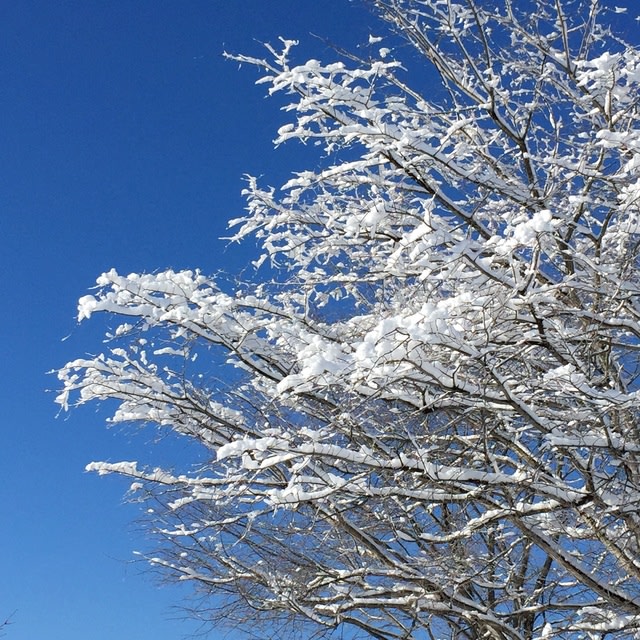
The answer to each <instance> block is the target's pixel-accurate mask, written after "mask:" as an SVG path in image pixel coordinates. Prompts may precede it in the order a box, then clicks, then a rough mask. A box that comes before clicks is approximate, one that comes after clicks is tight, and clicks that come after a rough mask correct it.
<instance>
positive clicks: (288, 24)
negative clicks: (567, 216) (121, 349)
mask: <svg viewBox="0 0 640 640" xmlns="http://www.w3.org/2000/svg"><path fill="white" fill-rule="evenodd" d="M634 1H635V0H625V1H624V2H623V0H620V1H619V2H616V3H615V4H617V5H623V6H624V5H625V4H626V6H629V7H632V6H633V2H634ZM632 11H633V9H632ZM635 13H637V11H635V12H634V13H633V14H632V15H630V16H627V17H626V20H627V21H628V22H626V23H625V22H624V21H623V20H622V19H621V20H620V24H621V25H622V26H624V27H625V28H626V29H628V30H631V31H633V30H634V29H637V28H638V26H637V25H638V23H637V22H634V21H633V19H632V18H633V17H634V16H635ZM371 23H372V19H371V17H370V15H369V14H368V13H367V11H366V10H365V9H363V8H362V6H361V4H360V3H359V2H357V3H351V2H349V1H348V0H326V1H324V2H320V1H319V0H271V1H266V0H243V1H240V0H193V1H190V0H134V1H131V0H109V1H106V0H105V1H100V2H98V1H97V0H55V1H51V0H18V1H17V2H3V3H0V167H1V171H0V270H1V273H2V277H1V278H0V293H1V300H2V305H1V308H0V326H1V327H2V338H1V340H0V350H1V353H0V367H1V372H0V374H1V378H0V379H1V380H2V383H1V384H2V386H1V388H2V391H1V394H2V395H1V398H2V410H1V413H0V416H1V417H0V429H1V431H0V433H1V437H2V441H1V446H0V474H1V482H0V500H1V504H2V507H3V508H2V520H1V522H2V527H1V528H0V567H1V571H2V578H1V579H0V616H5V615H9V614H11V612H13V611H14V610H15V611H16V613H15V614H14V616H13V623H14V624H13V625H12V626H11V627H10V628H9V629H8V630H7V635H6V637H7V638H8V639H9V640H49V639H52V640H57V639H63V638H64V640H80V639H82V640H89V639H90V640H113V639H119V640H120V639H122V640H128V639H129V638H136V640H170V639H171V640H176V639H178V638H181V637H183V636H185V635H186V634H189V633H190V632H193V631H195V630H196V629H197V626H196V625H194V624H193V623H190V622H182V621H179V620H172V619H171V618H172V617H175V616H180V613H179V612H175V611H172V610H171V608H170V607H171V605H172V604H178V603H179V601H180V597H181V595H182V594H183V591H181V590H179V589H177V588H170V587H162V588H158V586H157V584H156V583H155V582H154V581H153V580H152V578H151V577H150V576H149V575H148V574H144V573H143V572H142V569H143V567H142V566H140V565H136V564H132V563H131V562H130V561H131V560H132V558H133V556H132V551H133V550H134V549H136V548H141V547H143V546H144V540H143V538H142V535H141V533H140V532H139V531H137V530H136V529H135V527H133V526H131V522H132V521H133V520H134V518H135V516H136V513H137V511H136V508H135V506H132V505H126V504H123V501H122V494H123V492H124V490H125V489H126V486H127V485H126V483H125V482H123V481H119V480H117V479H111V478H108V479H104V478H96V477H93V476H92V475H89V474H86V473H84V471H83V470H84V467H85V465H86V463H88V462H90V461H92V460H119V459H128V460H131V459H136V458H140V459H141V460H145V459H151V460H153V456H152V455H151V454H150V453H149V450H150V448H151V446H152V445H151V444H150V443H148V442H147V440H146V439H139V438H136V437H135V436H133V435H131V434H128V433H124V434H123V433H122V432H118V431H108V430H106V429H105V428H104V422H103V420H104V416H103V415H101V414H100V413H99V412H96V411H93V410H83V411H79V412H77V413H73V414H71V416H70V417H69V418H68V419H65V418H58V419H56V407H55V406H54V403H53V395H54V394H53V393H46V392H45V390H46V389H47V388H49V389H55V387H56V380H55V377H54V376H47V375H45V372H46V371H48V370H51V369H53V368H55V367H58V366H61V365H62V364H64V363H65V362H66V361H67V360H69V359H73V358H75V357H78V356H80V355H82V354H83V353H84V352H86V351H89V350H97V349H98V348H99V346H100V345H99V335H100V334H99V330H100V323H99V322H98V323H96V326H93V325H92V324H90V325H88V326H87V327H77V326H76V323H75V309H76V300H77V298H78V297H80V296H81V295H84V294H85V293H86V291H87V289H88V288H89V287H90V286H91V285H92V284H93V282H94V281H95V278H96V276H97V275H99V274H100V273H101V272H103V271H105V270H107V269H109V268H111V267H115V268H116V269H118V270H119V271H121V272H127V273H128V272H131V271H153V270H158V269H162V268H165V267H172V268H175V269H180V268H194V267H199V268H201V269H202V270H203V271H206V272H214V271H218V270H220V269H225V270H228V271H231V272H234V271H236V272H237V271H238V270H239V269H241V268H242V266H244V265H245V264H246V263H247V261H248V260H249V259H250V258H251V257H252V254H251V253H250V250H251V248H250V247H244V248H240V249H238V248H226V244H225V243H224V242H220V241H218V240H217V238H218V237H219V236H222V235H224V234H225V231H226V220H227V219H229V218H232V217H237V216H238V215H239V213H240V212H241V210H242V207H243V202H242V200H241V198H240V196H239V193H240V190H241V188H242V180H241V178H242V175H243V173H245V172H246V173H253V174H257V175H264V176H265V177H266V181H267V182H271V183H277V182H278V181H279V179H280V178H282V177H283V176H284V175H286V174H287V173H288V172H289V171H290V170H291V169H299V168H303V167H302V166H301V165H300V157H301V155H300V153H299V152H298V151H297V150H296V149H294V148H292V149H283V150H278V151H277V152H273V151H272V145H271V139H272V138H273V137H274V135H275V131H276V129H277V127H278V126H280V124H282V123H283V122H284V118H285V116H284V115H283V114H282V113H280V112H279V110H278V106H279V104H280V103H279V102H277V101H275V100H273V99H265V98H264V92H265V88H264V87H255V86H254V84H253V83H254V81H255V80H256V78H257V73H256V71H255V70H253V69H249V68H243V69H241V70H238V65H237V64H234V63H231V62H228V61H224V60H223V59H222V56H221V53H222V51H223V50H224V49H225V48H226V49H228V50H229V51H235V52H246V53H253V54H259V53H261V48H260V45H259V44H258V42H259V41H270V42H276V39H277V36H279V35H283V36H285V37H288V38H299V39H300V40H301V44H302V45H304V46H302V47H301V52H300V56H301V57H306V56H313V57H322V58H328V57H330V56H331V57H333V55H334V54H333V53H331V52H330V50H329V49H328V47H327V46H326V45H325V44H323V43H322V42H321V41H319V40H317V39H314V38H313V37H311V36H310V35H309V34H310V32H313V33H315V34H318V35H322V36H326V37H328V38H329V39H331V40H333V41H335V42H336V43H338V44H340V45H347V46H351V45H353V43H355V42H365V41H366V39H367V36H368V33H369V31H370V30H373V31H374V32H376V31H378V29H376V28H375V27H373V29H370V25H371ZM627 35H628V34H627ZM65 336H69V337H68V339H67V340H65V341H62V338H64V337H65ZM175 453H176V455H180V453H181V452H175Z"/></svg>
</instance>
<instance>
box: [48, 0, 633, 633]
mask: <svg viewBox="0 0 640 640" xmlns="http://www.w3.org/2000/svg"><path fill="white" fill-rule="evenodd" d="M370 4H371V5H372V6H375V10H376V11H377V12H378V13H379V15H380V16H381V17H382V18H383V19H384V20H385V21H386V23H387V25H388V26H389V27H390V30H389V34H388V35H387V36H386V37H385V38H384V39H382V38H380V37H379V36H378V34H377V33H376V32H374V35H372V36H371V38H370V42H369V45H370V50H371V51H375V55H372V57H371V58H370V59H366V60H365V59H359V58H357V57H355V56H353V57H350V56H346V55H344V56H342V58H341V59H339V60H338V61H334V62H331V63H329V64H325V63H323V62H319V61H317V60H309V61H308V62H306V63H302V64H298V63H294V62H293V61H292V60H294V59H295V46H294V45H295V43H293V42H291V41H282V43H281V46H279V47H274V48H270V47H268V52H267V55H266V57H265V59H259V58H255V57H247V56H235V59H237V60H240V61H243V62H246V63H251V64H253V65H256V66H257V67H258V68H259V69H260V70H261V72H262V75H261V78H262V79H261V80H260V81H261V82H264V83H266V84H267V86H268V87H269V92H270V93H280V94H283V95H286V96H288V99H289V106H288V107H287V112H288V114H289V115H290V122H289V124H287V125H285V126H283V127H282V128H281V129H280V130H279V131H278V134H277V139H276V144H281V143H284V142H288V141H291V140H299V141H303V142H306V143H314V144H316V145H317V148H318V149H319V151H320V153H319V154H318V160H317V162H318V167H319V168H316V169H312V170H306V171H300V172H297V173H293V174H292V177H291V179H290V180H289V181H288V182H287V183H286V184H285V185H283V186H282V187H281V188H279V189H271V188H265V187H264V186H261V185H260V184H259V182H258V181H257V180H255V179H250V180H249V181H248V186H247V188H246V197H247V202H248V208H247V213H246V215H245V216H244V217H243V218H241V219H238V220H235V221H232V225H235V226H234V229H235V232H234V233H235V235H234V240H242V239H243V238H246V237H247V236H252V237H254V238H257V239H258V240H259V242H260V245H261V247H262V255H261V256H260V257H258V259H257V262H256V264H260V263H262V262H264V261H267V262H268V263H270V265H271V266H270V268H269V269H267V273H268V275H265V276H264V277H262V276H260V273H261V271H258V272H257V274H258V275H257V276H256V281H257V282H252V283H246V284H236V285H234V286H231V285H229V284H228V282H227V281H220V280H218V279H214V278H209V277H206V276H205V275H202V274H201V273H198V272H190V271H189V272H173V271H166V272H162V273H156V274H153V275H148V274H131V275H128V276H123V275H119V274H118V273H116V272H114V271H111V272H109V273H105V274H103V275H102V276H100V278H99V279H98V282H97V284H98V290H97V292H95V294H94V295H90V296H85V297H83V298H82V299H81V300H80V304H79V318H80V319H81V320H82V319H85V318H89V316H91V315H92V314H94V313H96V312H107V313H108V314H114V317H116V318H120V319H121V320H119V321H118V323H117V324H118V326H117V329H116V330H115V331H113V333H112V334H111V335H110V336H109V343H108V349H107V350H106V351H105V353H103V354H102V355H99V356H98V357H90V358H85V359H79V360H76V361H74V362H71V363H69V364H68V365H67V366H66V367H64V368H63V369H62V370H61V371H60V379H61V381H62V384H63V391H62V392H61V394H60V396H59V398H58V401H59V402H60V404H61V405H63V406H64V407H65V408H66V407H67V406H69V405H70V404H83V403H87V402H92V401H96V400H114V401H115V412H114V413H113V415H112V417H111V418H110V420H111V422H112V423H134V424H140V425H144V424H151V425H157V427H158V428H159V429H164V430H170V431H173V432H176V433H178V434H181V435H183V436H185V437H186V438H190V439H193V440H195V441H197V442H199V443H200V444H201V445H202V448H203V451H205V452H207V455H206V456H205V457H204V458H203V459H201V460H200V461H199V463H198V465H197V466H194V467H192V468H186V469H167V468H142V466H140V465H138V464H137V463H135V462H122V463H92V464H90V465H89V467H88V468H89V469H92V470H94V471H97V472H98V473H100V474H104V473H112V472H113V473H117V474H120V475H124V476H128V477H130V478H132V479H133V485H132V493H133V495H134V496H135V497H137V498H138V499H140V500H141V501H143V502H144V503H145V505H146V507H147V510H148V512H149V514H148V518H149V526H150V528H151V530H152V531H153V532H154V533H155V536H156V540H157V547H158V550H157V553H156V554H155V555H154V557H153V558H150V560H151V562H152V563H153V564H154V565H155V566H156V567H158V568H160V569H162V570H164V571H165V572H166V575H167V576H169V577H173V578H175V579H180V580H191V581H193V583H194V584H196V585H198V586H199V587H200V589H201V591H202V593H203V594H211V596H212V599H211V600H208V599H207V598H204V600H203V603H204V604H203V606H204V608H205V610H206V608H207V603H209V604H210V611H209V613H210V614H211V616H212V618H215V619H217V620H224V621H226V622H227V623H229V624H233V625H235V624H237V620H242V619H244V620H247V619H249V618H250V619H251V621H252V624H254V623H255V621H256V620H259V619H260V617H261V616H264V617H266V618H267V619H268V620H270V622H268V624H275V623H277V622H278V621H282V620H291V621H292V623H293V622H295V621H296V620H298V621H302V623H303V624H306V625H309V628H308V629H306V631H308V635H306V636H304V637H311V635H310V634H311V632H312V630H313V629H314V628H316V629H315V630H322V629H326V630H327V632H328V633H329V632H331V630H335V629H346V628H351V629H352V630H354V631H355V632H357V633H359V634H360V635H362V636H364V637H371V638H378V639H380V640H391V639H393V638H396V639H400V638H412V639H416V640H418V639H423V638H425V639H426V638H433V639H436V640H442V639H446V638H465V639H475V638H478V639H479V638H486V639H495V640H497V639H505V640H506V639H509V640H516V639H522V640H524V639H531V638H540V639H542V638H590V639H595V638H605V637H616V638H637V637H640V537H639V536H640V513H639V508H640V421H639V407H640V395H639V394H640V384H639V381H638V375H639V373H640V301H639V297H638V296H639V295H640V273H639V271H638V267H639V257H640V102H639V93H638V90H639V87H640V52H639V50H638V49H637V48H634V47H633V46H630V45H627V44H625V43H624V42H622V41H621V40H619V39H618V38H616V37H615V36H614V35H613V34H612V33H611V32H610V30H609V29H608V28H607V25H606V16H607V11H606V9H603V8H602V7H600V6H599V3H598V1H597V0H576V1H573V0H371V1H370ZM376 28H377V29H380V30H382V28H381V24H377V27H376ZM402 39H404V40H403V42H404V43H405V44H406V42H409V43H410V44H411V45H412V47H407V46H401V44H400V43H401V41H402ZM400 54H402V56H403V58H404V59H403V62H402V63H401V61H400V59H399V56H400ZM336 57H338V54H336ZM196 356H198V359H197V360H196ZM203 460H204V462H203ZM216 596H217V597H216ZM306 631H305V633H306ZM298 637H301V636H298Z"/></svg>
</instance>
